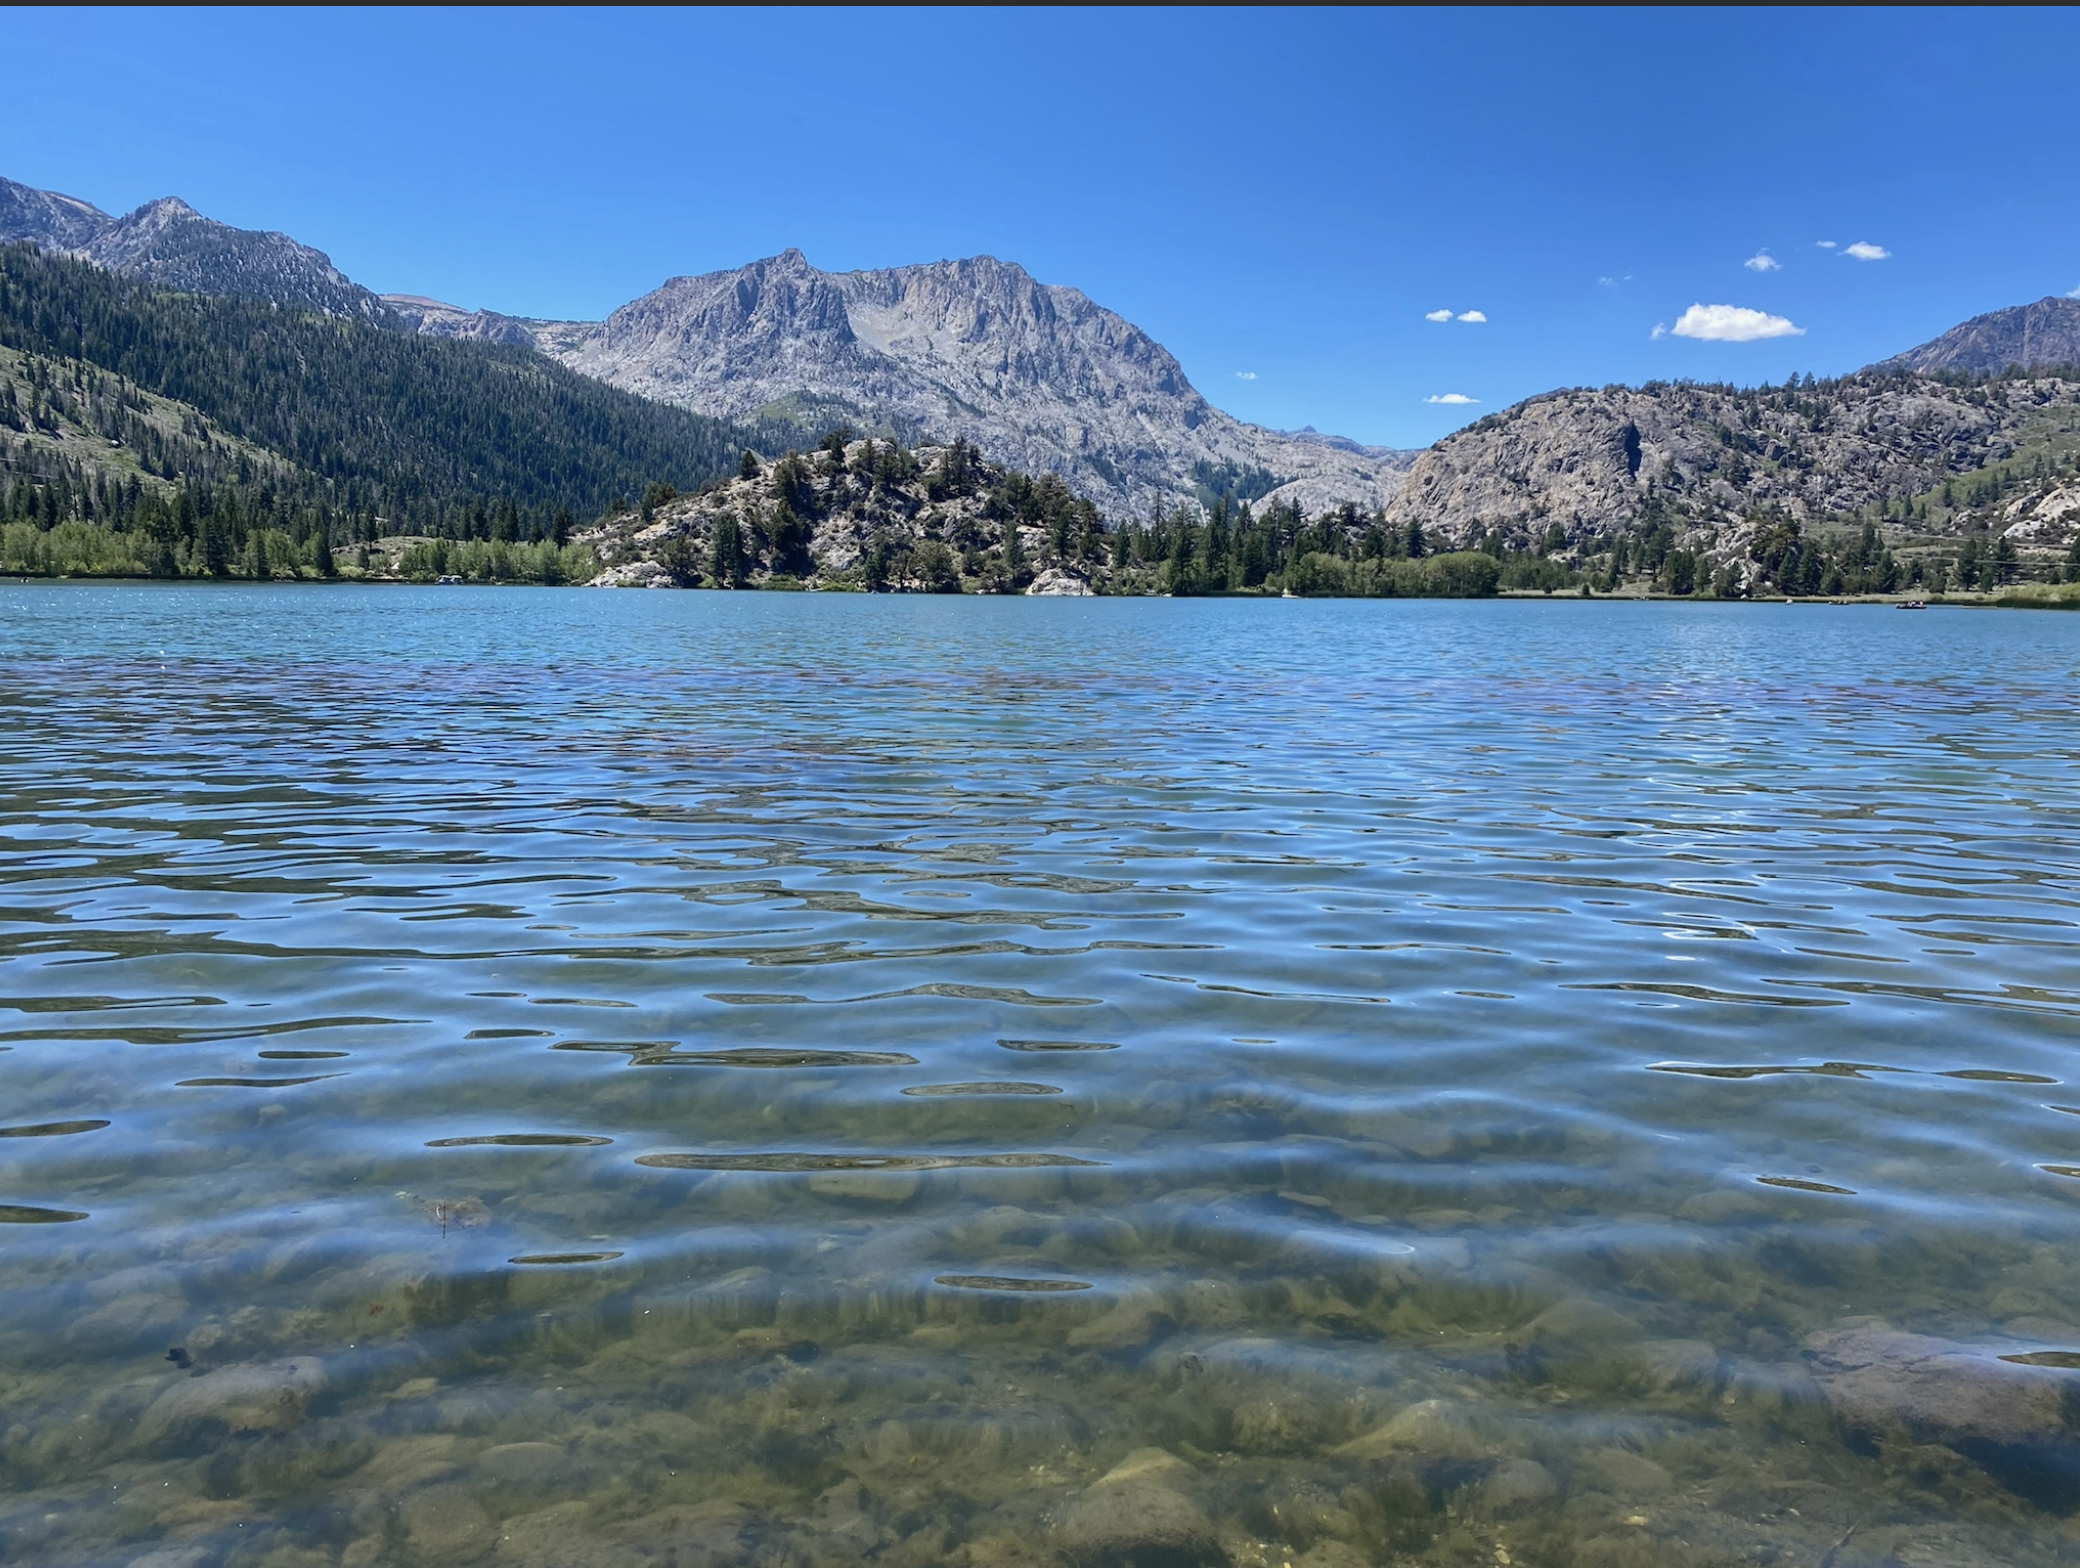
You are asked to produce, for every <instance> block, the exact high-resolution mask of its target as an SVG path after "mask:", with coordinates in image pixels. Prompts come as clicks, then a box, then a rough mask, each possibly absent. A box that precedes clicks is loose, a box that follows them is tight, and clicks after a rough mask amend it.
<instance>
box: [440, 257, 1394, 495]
mask: <svg viewBox="0 0 2080 1568" xmlns="http://www.w3.org/2000/svg"><path fill="white" fill-rule="evenodd" d="M503 319H507V320H509V319H510V318H503ZM421 330H435V331H439V330H453V328H451V327H449V326H447V325H446V324H434V325H429V326H423V327H422V328H421ZM532 331H533V339H534V341H535V343H536V344H537V345H538V346H539V347H540V348H541V349H542V350H543V351H544V352H547V353H550V354H553V355H555V356H556V357H557V358H559V359H561V360H562V361H563V362H564V363H565V364H567V365H570V366H571V367H572V368H573V369H576V370H580V371H583V372H584V373H586V374H587V375H592V376H596V377H598V378H600V379H601V380H603V381H607V382H609V383H611V384H613V385H615V386H619V387H624V388H626V389H628V390H629V391H633V392H640V393H642V394H643V395H645V396H647V397H653V398H657V399H659V400H661V401H664V402H669V403H677V404H680V405H682V406H684V407H687V408H691V409H694V410H696V411H698V412H701V413H710V414H717V415H723V416H731V417H742V416H746V415H751V414H755V413H758V412H760V411H762V410H767V409H769V408H770V407H772V406H773V405H776V404H778V405H785V404H786V403H787V402H788V401H789V400H791V399H802V398H806V400H807V401H808V403H809V404H810V405H811V407H812V408H813V409H814V411H815V417H816V418H817V419H819V420H823V421H826V422H835V421H836V420H837V419H838V418H841V417H845V416H846V415H847V414H848V413H849V415H850V417H852V418H853V419H855V420H859V421H863V422H866V423H870V424H882V425H888V426H893V427H894V428H897V429H899V430H905V431H915V432H925V433H934V434H939V435H942V436H946V437H951V436H953V435H960V436H963V437H965V438H966V439H968V440H971V441H974V442H975V443H977V444H978V445H979V446H980V447H981V448H982V450H983V452H984V453H985V454H986V455H987V456H988V457H989V459H990V460H991V461H992V462H997V463H1003V464H1008V465H1010V466H1012V467H1015V468H1021V469H1028V470H1033V471H1038V472H1051V473H1057V474H1060V475H1062V476H1063V477H1064V478H1065V479H1066V480H1068V482H1069V483H1070V484H1071V485H1072V486H1073V487H1074V488H1075V489H1076V490H1077V491H1078V493H1080V494H1083V495H1087V496H1090V497H1091V498H1092V499H1094V500H1096V501H1098V502H1099V503H1100V504H1101V505H1103V506H1105V507H1107V508H1108V509H1109V510H1112V511H1116V512H1128V513H1132V514H1135V515H1142V514H1145V513H1146V512H1147V510H1148V509H1149V508H1150V507H1151V506H1156V505H1163V504H1169V503H1174V502H1176V501H1178V500H1180V499H1183V498H1185V497H1188V496H1189V495H1191V493H1192V491H1193V488H1194V485H1195V483H1197V482H1200V481H1202V480H1205V479H1207V477H1208V476H1209V475H1216V476H1226V478H1225V479H1223V478H1216V479H1215V480H1214V481H1213V483H1214V487H1215V488H1216V489H1218V488H1219V487H1220V485H1221V483H1223V482H1227V481H1228V480H1232V479H1233V478H1236V477H1239V476H1243V475H1247V474H1252V473H1257V472H1258V471H1262V474H1268V476H1269V478H1270V480H1271V481H1274V482H1275V483H1276V484H1278V485H1279V486H1280V487H1282V488H1281V490H1280V491H1279V494H1278V497H1277V498H1279V499H1285V498H1287V497H1291V498H1294V499H1298V500H1300V501H1301V502H1302V504H1303V505H1305V506H1307V507H1309V508H1310V509H1320V508H1322V507H1325V506H1328V505H1330V504H1332V503H1334V502H1338V501H1344V500H1351V501H1357V502H1359V503H1360V504H1362V505H1365V506H1367V507H1370V506H1375V505H1377V504H1379V503H1380V502H1382V501H1384V500H1385V499H1386V498H1387V497H1388V496H1390V495H1391V494H1392V493H1393V491H1394V489H1395V487H1396V485H1397V484H1398V483H1399V480H1400V476H1401V473H1402V472H1403V470H1404V469H1405V468H1406V466H1407V462H1408V459H1409V457H1410V456H1411V455H1412V454H1408V453H1403V452H1397V451H1392V450H1389V449H1386V448H1379V447H1363V446H1359V445H1358V444H1357V443H1355V442H1339V441H1335V440H1332V439H1323V438H1318V437H1313V436H1312V435H1311V434H1308V435H1300V436H1293V435H1287V434H1284V433H1282V432H1278V431H1272V430H1265V429H1262V428H1260V427H1258V426H1255V425H1247V424H1244V423H1243V422H1242V421H1240V420H1238V419H1235V418H1233V417H1232V416H1230V415H1228V414H1225V413H1223V412H1221V410H1219V409H1217V408H1215V407H1214V406H1213V405H1212V404H1210V403H1208V402H1207V401H1206V399H1205V398H1203V397H1202V396H1200V395H1199V393H1198V392H1197V390H1195V389H1194V388H1193V386H1192V385H1191V383H1190V381H1189V380H1187V379H1186V377H1185V374H1184V370H1183V368H1182V367H1181V366H1180V365H1179V364H1178V363H1177V361H1176V359H1175V358H1173V357H1172V356H1171V355H1170V353H1169V352H1168V351H1167V350H1165V349H1164V348H1163V347H1162V345H1161V344H1159V343H1157V342H1155V341H1154V340H1153V339H1151V338H1150V337H1149V336H1148V335H1147V334H1146V333H1144V332H1142V331H1141V330H1140V329H1139V328H1137V327H1135V326H1133V325H1132V324H1131V323H1129V322H1127V321H1125V320H1124V319H1122V318H1121V317H1120V316H1118V315H1116V314H1114V313H1113V312H1112V311H1109V310H1106V309H1104V308H1103V307H1101V306H1099V305H1096V304H1094V303H1092V301H1091V300H1090V299H1089V298H1087V297H1086V296H1085V295H1083V294H1082V293H1080V292H1078V291H1077V290H1075V289H1071V288H1061V287H1055V286H1050V285H1047V284H1042V283H1039V282H1037V281H1035V280H1034V279H1033V278H1032V277H1031V275H1029V274H1028V273H1027V272H1026V271H1025V270H1024V269H1023V268H1021V267H1018V266H1015V265H1013V264H1011V263H1008V262H1001V261H997V260H995V259H994V258H991V257H987V256H978V257H971V258H969V259H967V260H963V261H944V262H935V263H932V264H930V265H927V266H915V267H891V268H883V269H879V270H876V271H871V272H845V273H830V272H822V271H819V270H818V269H817V268H815V267H812V266H811V265H809V263H808V261H807V259H806V258H804V257H803V255H802V254H801V252H799V251H793V250H790V251H787V252H784V253H783V254H781V255H779V256H775V257H772V258H769V259H768V260H765V261H760V262H754V263H752V264H751V265H750V266H747V267H739V268H736V269H735V270H733V271H729V272H716V273H708V274H705V275H703V276H700V277H688V278H674V279H672V280H671V281H670V282H669V283H667V284H665V285H664V286H663V287H662V288H660V289H658V290H656V291H655V292H654V293H651V294H647V295H645V296H644V297H643V298H641V299H639V300H636V301H634V302H633V303H631V304H628V305H625V306H623V307H622V308H621V309H620V310H617V311H615V312H614V314H613V315H611V316H609V317H608V318H607V319H606V320H605V321H603V322H596V323H588V322H557V323H543V324H540V325H538V326H535V327H533V329H532ZM1264 482H1265V481H1264V479H1263V478H1262V477H1261V475H1260V477H1259V480H1258V487H1259V488H1261V487H1262V485H1263V484H1264Z"/></svg>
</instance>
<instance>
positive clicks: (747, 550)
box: [581, 440, 1108, 595]
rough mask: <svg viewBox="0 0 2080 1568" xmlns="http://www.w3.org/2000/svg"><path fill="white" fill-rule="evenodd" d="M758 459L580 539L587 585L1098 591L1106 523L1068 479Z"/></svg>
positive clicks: (965, 460)
mask: <svg viewBox="0 0 2080 1568" xmlns="http://www.w3.org/2000/svg"><path fill="white" fill-rule="evenodd" d="M843 450H844V455H845V461H844V463H843V465H842V466H841V465H839V464H838V463H837V462H836V461H835V460H834V455H833V454H832V453H831V452H828V451H818V452H814V453H810V454H807V455H801V454H789V455H787V456H785V457H782V458H780V459H778V460H767V461H754V462H753V463H752V464H750V465H749V467H748V469H746V470H745V471H743V472H740V473H739V474H738V475H737V476H736V477H735V478H733V479H729V480H726V481H723V482H720V483H718V484H715V485H711V486H709V487H708V488H707V489H705V490H703V491H702V492H701V493H700V494H699V495H692V496H676V495H675V496H669V497H666V498H663V499H661V500H654V501H653V502H652V503H651V505H650V507H649V509H648V510H647V511H636V512H629V513H623V514H620V515H618V516H614V517H609V518H607V519H606V520H605V521H603V522H602V523H600V524H598V525H595V526H594V527H593V528H592V529H590V530H588V531H587V532H586V533H584V534H583V535H582V536H581V540H582V542H584V543H588V544H590V545H591V546H592V547H593V548H594V549H595V550H596V551H597V552H598V553H599V555H600V556H601V558H602V559H603V560H604V561H605V563H606V565H605V567H604V569H603V570H602V571H601V572H600V574H599V575H598V576H597V577H595V578H594V579H593V585H594V586H596V587H601V588H635V587H656V588H665V587H674V586H676V587H724V586H734V587H752V586H759V585H767V586H784V585H785V584H787V583H789V582H793V583H797V584H800V585H803V586H813V587H842V588H865V589H869V590H873V591H889V592H897V593H903V592H908V593H957V592H967V593H1025V592H1031V593H1036V594H1043V595H1081V594H1088V593H1091V592H1092V591H1093V590H1092V587H1091V579H1092V578H1093V577H1094V576H1095V575H1097V574H1098V573H1100V572H1102V571H1103V570H1104V569H1105V562H1106V560H1107V555H1106V547H1107V544H1108V540H1107V538H1106V535H1105V532H1104V529H1103V520H1102V518H1101V516H1100V514H1099V513H1098V511H1097V509H1096V508H1095V507H1094V506H1092V505H1091V504H1090V503H1089V502H1087V501H1079V500H1077V499H1076V498H1074V497H1072V496H1071V495H1070V494H1069V493H1068V491H1067V489H1066V488H1065V487H1064V486H1063V485H1062V484H1061V482H1060V481H1058V480H1054V479H1047V480H1044V481H1042V482H1041V484H1040V485H1037V486H1036V485H1032V484H1031V483H1030V482H1029V481H1028V480H1027V479H1026V476H1024V475H1020V474H1012V473H1009V472H1007V471H1006V470H1004V469H1002V468H998V467H995V466H993V465H990V464H986V463H982V462H980V461H979V460H977V459H976V457H975V454H974V450H973V449H972V448H969V447H965V446H963V447H959V448H948V447H937V446H925V447H919V448H917V449H916V450H914V451H912V450H909V449H906V448H903V447H900V446H898V445H897V444H895V443H894V442H890V441H872V440H858V441H853V442H851V443H849V444H848V445H846V446H845V447H844V448H843Z"/></svg>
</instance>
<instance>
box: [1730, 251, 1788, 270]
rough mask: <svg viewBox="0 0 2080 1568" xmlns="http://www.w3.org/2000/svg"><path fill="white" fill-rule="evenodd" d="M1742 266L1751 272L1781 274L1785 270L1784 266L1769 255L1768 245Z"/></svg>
mask: <svg viewBox="0 0 2080 1568" xmlns="http://www.w3.org/2000/svg"><path fill="white" fill-rule="evenodd" d="M1741 265H1742V266H1743V267H1746V268H1747V269H1748V270H1749V271H1750V272H1781V271H1783V269H1784V264H1783V263H1782V262H1781V261H1779V260H1777V258H1776V257H1774V256H1772V255H1771V254H1770V253H1769V247H1768V246H1767V245H1765V246H1763V247H1762V249H1760V250H1758V251H1757V252H1756V253H1755V254H1754V255H1752V256H1750V257H1749V258H1748V259H1747V260H1746V261H1744V262H1742V263H1741Z"/></svg>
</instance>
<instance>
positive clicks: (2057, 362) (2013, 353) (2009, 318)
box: [1885, 295, 2080, 376]
mask: <svg viewBox="0 0 2080 1568" xmlns="http://www.w3.org/2000/svg"><path fill="white" fill-rule="evenodd" d="M1885 365H1886V366H1887V367H1897V368H1899V369H1902V370H1911V371H1913V372H1914V373H1915V374H1916V375H1923V376H1928V375H1935V374H1936V373H1938V372H1940V371H1946V370H1952V371H1963V372H1965V373H1966V374H1970V375H1998V374H1999V373H2000V372H2001V371H2003V370H2006V369H2008V368H2009V367H2010V366H2011V365H2014V366H2020V367H2021V368H2022V369H2024V370H2045V369H2052V368H2055V367H2059V366H2074V365H2080V299H2073V298H2070V297H2067V298H2060V297H2059V296H2057V295H2050V296H2047V297H2046V298H2044V299H2040V300H2038V301H2037V302H2036V303H2035V304H2034V305H2011V306H2010V307H2009V308H2008V309H2006V310H1991V311H1988V312H1987V313H1986V314H1985V315H1983V316H1974V317H1972V319H1971V320H1970V321H1967V322H1963V323H1961V324H1959V325H1957V326H1954V327H1952V328H1951V329H1950V330H1949V331H1948V332H1945V333H1944V334H1943V335H1942V336H1941V337H1938V338H1932V339H1930V340H1929V341H1928V342H1926V343H1923V344H1922V345H1921V346H1920V347H1919V348H1910V349H1908V350H1907V351H1906V352H1905V353H1904V354H1896V355H1894V356H1893V357H1892V358H1891V359H1888V360H1886V361H1885Z"/></svg>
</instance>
